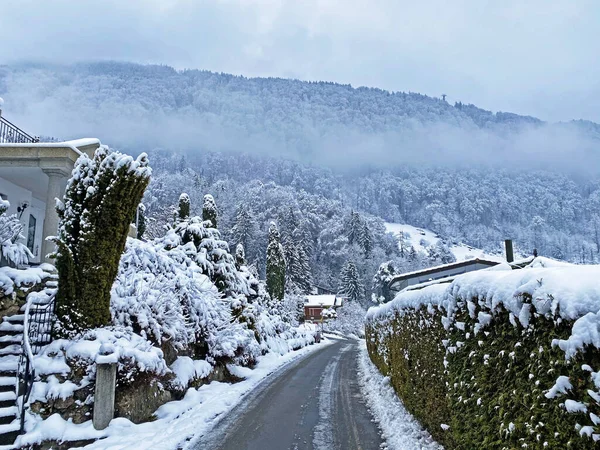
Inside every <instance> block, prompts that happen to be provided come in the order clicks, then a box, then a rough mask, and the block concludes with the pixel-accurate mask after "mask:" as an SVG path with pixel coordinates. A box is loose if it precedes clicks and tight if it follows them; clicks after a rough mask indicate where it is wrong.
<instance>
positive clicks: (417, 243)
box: [385, 222, 504, 262]
mask: <svg viewBox="0 0 600 450" xmlns="http://www.w3.org/2000/svg"><path fill="white" fill-rule="evenodd" d="M385 228H386V230H387V231H388V232H390V233H393V234H395V235H396V236H400V235H401V233H404V240H405V242H406V243H407V244H408V245H412V246H413V247H414V248H415V250H416V251H417V252H424V253H427V247H428V246H430V245H434V244H436V243H437V241H439V240H440V238H439V236H438V235H437V234H435V233H434V232H433V231H430V230H426V229H424V228H418V227H413V226H412V225H406V224H402V223H389V222H386V223H385ZM423 244H425V245H423ZM448 248H449V249H450V251H451V252H452V253H453V254H454V256H455V257H456V260H457V261H464V260H466V259H474V258H480V259H488V260H491V261H498V262H501V261H504V258H503V257H502V256H501V255H491V254H489V253H486V252H484V251H483V250H481V249H479V248H474V247H471V246H469V245H466V244H458V245H449V246H448Z"/></svg>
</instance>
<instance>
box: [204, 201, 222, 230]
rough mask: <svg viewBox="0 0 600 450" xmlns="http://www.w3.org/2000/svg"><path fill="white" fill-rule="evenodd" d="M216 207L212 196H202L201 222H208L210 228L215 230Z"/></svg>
mask: <svg viewBox="0 0 600 450" xmlns="http://www.w3.org/2000/svg"><path fill="white" fill-rule="evenodd" d="M217 216H218V213H217V205H216V204H215V199H214V198H213V196H212V195H210V194H206V195H205V196H204V204H203V205H202V220H204V221H209V222H210V224H211V225H210V226H211V227H212V228H217Z"/></svg>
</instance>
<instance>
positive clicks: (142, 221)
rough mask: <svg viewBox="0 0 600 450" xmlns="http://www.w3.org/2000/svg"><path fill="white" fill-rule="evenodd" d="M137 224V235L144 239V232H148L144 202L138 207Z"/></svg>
mask: <svg viewBox="0 0 600 450" xmlns="http://www.w3.org/2000/svg"><path fill="white" fill-rule="evenodd" d="M136 216H137V217H136V222H137V224H136V226H137V235H136V237H137V238H138V239H142V238H143V237H144V233H145V232H146V207H145V206H144V204H143V203H140V204H139V205H138V207H137V215H136Z"/></svg>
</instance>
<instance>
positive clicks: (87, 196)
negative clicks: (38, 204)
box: [48, 146, 151, 330]
mask: <svg viewBox="0 0 600 450" xmlns="http://www.w3.org/2000/svg"><path fill="white" fill-rule="evenodd" d="M150 173H151V170H150V167H149V166H148V159H147V157H146V155H145V154H144V153H142V154H141V155H140V156H139V157H138V158H137V159H133V158H132V157H131V156H128V155H123V154H121V153H119V152H115V151H111V150H110V149H109V148H108V147H105V146H102V147H100V148H98V149H97V150H96V153H95V155H94V158H93V159H92V158H89V157H88V156H87V155H85V154H82V155H81V156H80V157H79V159H78V160H77V162H76V164H75V167H74V169H73V173H72V175H71V178H70V180H69V182H68V184H67V190H66V192H65V196H64V202H58V204H57V207H56V209H57V212H58V216H59V219H60V223H59V230H58V237H57V238H55V243H56V245H57V251H56V255H55V256H56V268H57V269H58V274H59V285H58V286H59V287H58V292H57V295H56V306H57V313H58V316H59V317H60V319H61V322H62V324H63V326H64V327H65V328H66V329H68V330H81V329H86V328H94V327H98V326H104V325H108V324H109V323H110V290H111V287H112V284H113V282H114V280H115V277H116V276H117V272H118V269H119V261H120V259H121V254H122V253H123V250H124V248H125V242H126V240H127V234H128V232H129V225H130V223H131V218H132V217H134V215H135V211H136V208H137V206H138V205H139V203H140V201H141V199H142V195H143V194H144V190H145V189H146V186H147V185H148V183H149V181H150ZM48 207H50V206H48Z"/></svg>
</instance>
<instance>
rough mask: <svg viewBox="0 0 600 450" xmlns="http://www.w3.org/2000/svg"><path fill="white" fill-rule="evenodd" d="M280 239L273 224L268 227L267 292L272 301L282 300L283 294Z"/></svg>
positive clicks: (283, 270)
mask: <svg viewBox="0 0 600 450" xmlns="http://www.w3.org/2000/svg"><path fill="white" fill-rule="evenodd" d="M280 241H281V237H280V235H279V230H278V229H277V225H276V224H275V222H271V224H270V225H269V244H268V246H267V292H268V293H269V295H270V296H271V298H273V299H277V300H282V299H283V296H284V293H285V271H286V270H285V269H286V262H285V256H284V251H283V247H282V245H281V242H280Z"/></svg>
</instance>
